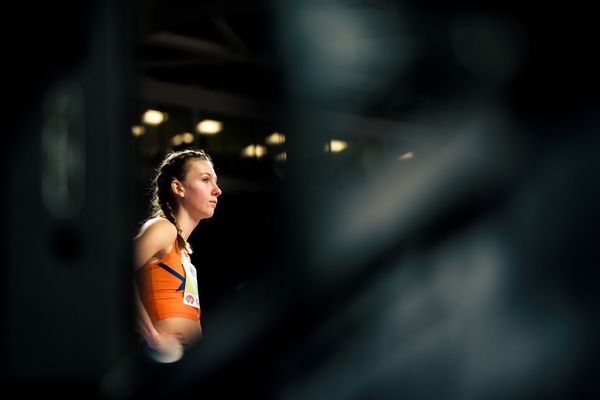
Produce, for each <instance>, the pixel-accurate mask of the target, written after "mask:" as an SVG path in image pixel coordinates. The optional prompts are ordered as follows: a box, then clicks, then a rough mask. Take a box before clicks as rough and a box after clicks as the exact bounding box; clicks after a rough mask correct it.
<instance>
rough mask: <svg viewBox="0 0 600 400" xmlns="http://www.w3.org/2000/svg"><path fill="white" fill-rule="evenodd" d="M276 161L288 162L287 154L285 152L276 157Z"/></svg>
mask: <svg viewBox="0 0 600 400" xmlns="http://www.w3.org/2000/svg"><path fill="white" fill-rule="evenodd" d="M275 161H287V153H286V152H285V151H283V152H281V153H279V154H276V155H275Z"/></svg>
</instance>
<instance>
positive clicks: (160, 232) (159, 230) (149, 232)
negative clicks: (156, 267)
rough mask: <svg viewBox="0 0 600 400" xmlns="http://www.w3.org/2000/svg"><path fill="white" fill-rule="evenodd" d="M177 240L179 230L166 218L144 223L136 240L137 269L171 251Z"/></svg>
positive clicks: (153, 219)
mask: <svg viewBox="0 0 600 400" xmlns="http://www.w3.org/2000/svg"><path fill="white" fill-rule="evenodd" d="M176 238H177V228H176V227H175V225H173V224H172V223H171V222H170V221H169V220H167V219H166V218H161V217H157V218H152V219H150V220H148V221H146V222H145V223H144V225H142V227H141V228H140V231H139V233H138V234H137V236H136V237H135V238H134V244H135V250H136V251H135V253H136V267H137V268H140V267H142V266H143V265H145V264H146V263H148V262H151V261H152V260H153V259H158V258H160V257H161V256H163V255H164V254H167V253H168V252H170V251H171V249H172V246H173V243H174V242H175V239H176Z"/></svg>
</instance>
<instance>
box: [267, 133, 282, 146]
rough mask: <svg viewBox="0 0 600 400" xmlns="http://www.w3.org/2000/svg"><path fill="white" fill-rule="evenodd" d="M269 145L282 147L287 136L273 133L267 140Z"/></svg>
mask: <svg viewBox="0 0 600 400" xmlns="http://www.w3.org/2000/svg"><path fill="white" fill-rule="evenodd" d="M266 142H267V144H271V145H275V146H276V145H280V144H284V143H285V135H283V134H281V133H279V132H273V133H271V134H270V135H269V136H267V139H266Z"/></svg>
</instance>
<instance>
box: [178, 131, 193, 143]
mask: <svg viewBox="0 0 600 400" xmlns="http://www.w3.org/2000/svg"><path fill="white" fill-rule="evenodd" d="M181 140H182V141H183V143H187V144H190V143H194V134H192V133H190V132H184V133H182V134H181Z"/></svg>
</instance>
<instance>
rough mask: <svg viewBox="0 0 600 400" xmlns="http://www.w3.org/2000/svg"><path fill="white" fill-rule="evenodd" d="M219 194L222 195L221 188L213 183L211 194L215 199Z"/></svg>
mask: <svg viewBox="0 0 600 400" xmlns="http://www.w3.org/2000/svg"><path fill="white" fill-rule="evenodd" d="M221 193H223V192H222V191H221V188H220V187H219V185H217V184H216V183H215V187H214V188H213V194H214V195H215V196H216V197H219V196H220V195H221Z"/></svg>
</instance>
